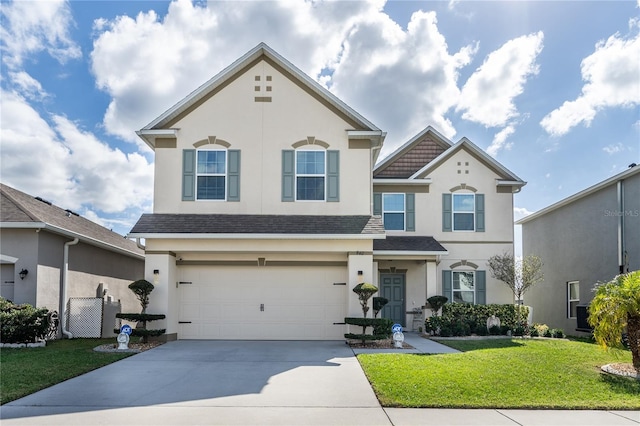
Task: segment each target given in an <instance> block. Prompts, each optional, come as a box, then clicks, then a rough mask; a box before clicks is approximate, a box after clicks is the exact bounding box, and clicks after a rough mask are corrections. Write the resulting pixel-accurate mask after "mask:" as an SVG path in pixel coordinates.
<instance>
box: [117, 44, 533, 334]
mask: <svg viewBox="0 0 640 426" xmlns="http://www.w3.org/2000/svg"><path fill="white" fill-rule="evenodd" d="M138 135H139V136H140V137H141V138H142V139H143V140H144V141H145V142H146V143H147V144H148V145H149V146H150V147H151V148H152V149H153V150H154V152H155V186H154V211H153V213H152V214H145V215H143V216H142V217H141V218H140V220H139V221H138V223H137V224H136V225H135V226H134V227H133V229H132V231H131V233H130V234H129V236H130V237H135V238H139V239H140V240H142V239H144V244H145V246H146V250H145V253H146V266H145V276H146V277H147V279H152V278H153V277H155V279H156V280H157V282H158V285H157V286H156V291H154V293H153V294H152V297H151V305H150V307H149V311H150V312H159V313H165V314H166V315H167V319H166V321H164V322H165V324H164V325H162V327H166V329H167V338H169V339H176V338H178V339H317V340H329V339H342V338H343V334H344V333H345V332H346V331H347V327H346V326H345V324H344V318H345V317H346V316H361V315H362V311H361V308H360V304H359V303H358V299H357V296H356V295H355V294H354V293H353V292H352V289H353V287H354V286H355V285H356V284H358V283H359V282H363V281H366V282H371V283H374V284H376V285H378V286H380V288H381V292H380V294H384V295H385V296H391V297H389V298H390V299H391V303H390V305H389V306H388V307H387V308H385V311H384V312H383V314H384V315H385V316H387V317H389V318H392V319H393V320H394V321H396V322H400V323H401V324H402V325H404V326H405V327H406V328H412V326H413V319H414V318H413V315H412V314H411V313H408V312H411V311H412V310H413V309H414V308H415V309H420V308H421V307H422V306H424V305H425V303H426V298H427V297H428V296H430V295H435V294H440V293H442V292H443V291H445V290H446V291H449V292H450V293H451V296H452V297H453V298H454V299H456V298H457V299H456V300H458V299H460V300H472V301H474V302H476V303H484V302H487V303H491V302H510V301H511V300H510V297H509V295H510V292H509V291H508V289H506V287H505V288H504V289H503V288H501V287H500V286H499V285H497V283H495V282H493V281H492V280H490V279H489V278H486V279H484V281H483V282H482V283H481V282H480V281H481V280H483V278H485V274H484V269H485V261H486V259H487V258H488V257H489V256H490V255H492V254H495V253H499V252H501V251H503V250H513V201H512V194H513V192H515V191H517V190H518V189H519V188H520V187H521V186H522V185H524V182H522V181H521V180H520V179H518V178H517V177H516V176H515V175H513V174H512V173H510V172H509V171H507V170H506V169H505V168H504V167H502V166H500V165H499V164H498V163H497V162H495V161H494V160H493V159H491V158H490V157H488V156H486V155H485V154H484V153H483V152H482V151H481V150H479V149H478V148H477V147H476V146H475V145H473V144H472V143H471V142H469V141H467V140H466V139H464V140H462V141H460V142H459V143H457V144H455V145H454V144H452V143H451V142H449V141H447V140H446V139H445V138H443V137H442V136H440V135H438V134H437V132H435V131H434V130H432V129H427V131H425V132H424V134H421V135H420V136H419V137H418V138H416V139H415V140H412V141H410V142H409V143H407V144H406V145H404V146H403V147H401V148H400V149H399V150H398V151H397V152H396V153H394V154H393V155H392V156H390V157H389V158H388V159H387V160H385V161H384V162H383V163H382V164H381V165H380V166H378V167H375V164H376V161H377V158H378V154H379V152H380V149H381V147H382V143H383V141H384V138H385V136H386V135H385V133H384V132H383V131H381V130H380V129H379V128H377V127H376V126H375V125H373V124H372V123H371V122H369V121H368V120H367V119H365V118H364V117H362V116H361V115H360V114H358V113H357V112H356V111H354V110H353V109H352V108H350V107H349V106H348V105H346V104H345V103H343V102H342V101H340V100H339V99H337V98H336V97H335V96H334V95H333V94H331V93H330V92H329V91H328V90H326V89H325V88H324V87H322V86H320V85H319V84H318V83H316V82H315V81H314V80H313V79H311V78H310V77H308V76H307V75H305V74H304V73H303V72H301V71H300V70H299V69H297V68H296V67H295V66H293V65H292V64H291V63H289V62H288V61H287V60H286V59H284V58H283V57H282V56H280V55H279V54H278V53H276V52H275V51H273V50H272V49H271V48H270V47H269V46H267V45H265V44H260V45H258V46H256V47H255V48H254V49H252V50H251V51H249V52H248V53H247V54H245V55H244V56H243V57H241V58H240V59H238V60H237V61H236V62H234V63H233V64H231V65H230V66H229V67H228V68H226V69H224V70H223V71H222V72H221V73H219V74H218V75H216V76H215V77H213V78H212V79H211V80H209V81H208V82H206V83H205V84H204V85H202V86H201V87H200V88H198V89H197V90H195V91H194V92H193V93H191V94H190V95H188V96H187V97H186V98H184V99H183V100H182V101H180V102H179V103H178V104H176V105H174V106H173V107H172V108H170V109H169V110H168V111H166V112H165V113H163V114H162V115H161V116H160V117H158V118H157V119H156V120H154V121H153V122H151V123H150V124H149V125H147V126H146V127H144V128H143V129H141V130H140V131H139V132H138ZM423 136H424V137H425V138H431V139H430V140H432V142H427V143H426V144H425V143H423V139H422V138H423ZM418 139H419V140H418ZM425 145H429V146H428V147H427V149H426V151H429V153H428V154H427V155H423V154H422V152H423V151H424V149H423V148H424V147H425ZM431 145H433V146H431ZM433 150H435V151H437V152H435V153H433V152H431V151H433ZM416 155H417V156H418V157H419V158H418V160H417V161H418V163H420V164H417V163H416V164H413V163H412V165H411V167H414V166H415V170H412V171H411V172H410V173H408V169H407V167H405V166H403V165H402V164H404V162H406V160H407V159H409V158H413V157H415V156H416ZM374 168H375V173H373V171H374ZM395 169H402V173H400V174H394V173H391V174H390V175H388V176H387V175H385V173H389V171H390V170H395ZM387 193H389V194H401V195H402V196H403V197H402V198H403V200H404V201H399V198H400V197H389V196H387ZM443 194H445V195H443ZM458 194H466V195H470V196H471V197H470V198H469V197H466V198H465V197H461V198H459V197H457V195H458ZM447 197H449V198H447ZM443 199H444V200H446V199H449V201H450V205H449V209H450V208H451V207H453V206H455V207H456V210H455V211H453V210H445V211H443V210H442V207H441V206H442V200H443ZM471 199H472V200H473V201H470V200H471ZM453 200H455V203H454V201H453ZM483 201H484V204H482V202H483ZM469 202H473V203H474V209H473V211H467V210H464V209H466V208H467V207H468V203H469ZM476 206H477V207H476ZM391 207H393V209H391ZM461 209H462V210H461ZM446 211H448V212H449V213H448V216H447V218H446V219H445V222H446V223H448V224H449V226H451V225H452V223H455V229H451V230H450V231H448V230H446V229H445V228H446V226H447V225H446V224H445V225H443V224H442V219H443V217H444V216H445V215H446V214H445V213H446ZM469 215H470V216H471V218H469ZM400 216H402V217H401V218H400ZM469 220H470V221H471V222H472V223H473V227H472V228H473V229H467V228H468V227H469V223H470V222H469ZM400 221H401V222H402V224H403V225H402V226H403V230H391V229H389V230H388V231H387V232H385V229H384V227H385V224H387V225H388V227H390V226H391V223H394V224H397V223H399V222H400ZM463 223H464V224H465V225H463ZM394 226H396V225H394ZM411 226H413V228H414V229H413V230H412V229H410V228H411ZM463 227H466V228H465V229H462V228H463ZM445 259H446V260H445ZM458 272H459V273H458ZM443 277H444V278H443ZM443 279H444V280H445V282H444V284H443V281H442V280H443ZM447 280H448V281H447ZM460 283H462V284H460ZM443 285H444V289H443ZM447 285H449V287H447ZM460 285H463V286H465V285H466V286H468V288H465V289H461V288H460ZM483 285H484V286H483ZM454 288H455V290H454ZM505 289H506V291H505ZM417 317H418V319H419V320H421V318H422V314H421V313H420V314H418V315H417Z"/></svg>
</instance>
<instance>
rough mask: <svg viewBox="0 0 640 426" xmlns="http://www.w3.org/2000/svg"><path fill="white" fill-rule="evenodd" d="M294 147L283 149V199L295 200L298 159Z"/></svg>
mask: <svg viewBox="0 0 640 426" xmlns="http://www.w3.org/2000/svg"><path fill="white" fill-rule="evenodd" d="M295 157H296V156H295V151H294V150H292V149H283V150H282V201H295V199H296V196H295V194H294V191H295V187H296V185H295V179H296V168H295V165H296V161H295V160H296V159H295Z"/></svg>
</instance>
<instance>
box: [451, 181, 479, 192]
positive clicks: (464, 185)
mask: <svg viewBox="0 0 640 426" xmlns="http://www.w3.org/2000/svg"><path fill="white" fill-rule="evenodd" d="M461 189H466V190H467V191H471V192H478V190H477V189H476V188H474V187H473V186H471V185H467V184H466V183H461V184H460V185H458V186H454V187H453V188H451V189H450V190H449V192H456V191H460V190H461Z"/></svg>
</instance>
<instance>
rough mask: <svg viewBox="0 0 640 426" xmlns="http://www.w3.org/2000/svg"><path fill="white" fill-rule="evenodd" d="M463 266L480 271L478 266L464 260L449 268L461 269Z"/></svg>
mask: <svg viewBox="0 0 640 426" xmlns="http://www.w3.org/2000/svg"><path fill="white" fill-rule="evenodd" d="M461 266H466V267H469V268H472V269H478V265H476V264H475V263H473V262H469V261H467V260H465V259H462V260H461V261H460V262H456V263H452V264H451V266H449V268H450V269H455V268H460V267H461Z"/></svg>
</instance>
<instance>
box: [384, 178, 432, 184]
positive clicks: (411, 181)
mask: <svg viewBox="0 0 640 426" xmlns="http://www.w3.org/2000/svg"><path fill="white" fill-rule="evenodd" d="M432 182H433V180H432V179H431V178H426V179H376V178H374V179H373V184H374V185H416V186H420V185H425V186H428V185H431V183H432Z"/></svg>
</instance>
